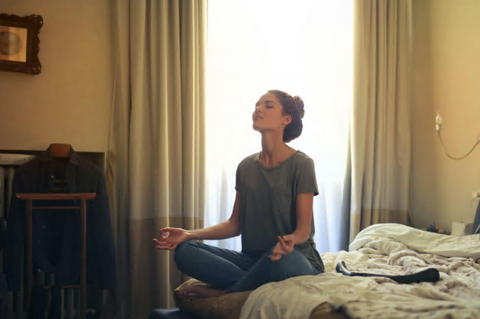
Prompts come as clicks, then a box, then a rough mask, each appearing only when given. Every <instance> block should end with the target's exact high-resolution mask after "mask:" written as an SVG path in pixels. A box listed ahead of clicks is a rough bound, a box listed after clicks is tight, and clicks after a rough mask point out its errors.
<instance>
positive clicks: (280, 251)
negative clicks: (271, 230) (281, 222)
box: [268, 235, 295, 260]
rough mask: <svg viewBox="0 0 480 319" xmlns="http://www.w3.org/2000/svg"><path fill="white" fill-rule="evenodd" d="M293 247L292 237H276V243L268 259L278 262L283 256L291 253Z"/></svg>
mask: <svg viewBox="0 0 480 319" xmlns="http://www.w3.org/2000/svg"><path fill="white" fill-rule="evenodd" d="M293 246H295V244H294V238H293V235H285V236H278V243H277V244H276V245H275V248H273V250H272V254H271V255H270V256H268V257H269V258H270V259H271V260H279V259H280V258H282V256H283V255H287V254H290V253H291V252H292V251H293Z"/></svg>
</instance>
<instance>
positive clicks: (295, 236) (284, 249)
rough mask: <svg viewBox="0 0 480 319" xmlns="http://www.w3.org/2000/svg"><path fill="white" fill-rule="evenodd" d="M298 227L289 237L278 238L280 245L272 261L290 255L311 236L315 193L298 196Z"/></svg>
mask: <svg viewBox="0 0 480 319" xmlns="http://www.w3.org/2000/svg"><path fill="white" fill-rule="evenodd" d="M296 213H297V227H296V228H295V231H294V232H293V233H291V234H289V235H284V236H278V243H277V245H275V248H274V249H273V251H272V254H271V255H270V256H269V257H270V259H271V260H279V259H280V258H282V255H286V254H290V253H291V252H292V251H293V248H294V246H295V245H298V244H303V243H304V242H305V241H306V240H307V239H308V237H309V236H310V227H311V224H312V213H313V193H305V194H298V195H297V204H296Z"/></svg>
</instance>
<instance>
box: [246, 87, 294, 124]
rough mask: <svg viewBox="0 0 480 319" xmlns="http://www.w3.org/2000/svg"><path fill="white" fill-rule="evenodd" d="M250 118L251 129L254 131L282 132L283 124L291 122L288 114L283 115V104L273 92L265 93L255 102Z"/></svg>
mask: <svg viewBox="0 0 480 319" xmlns="http://www.w3.org/2000/svg"><path fill="white" fill-rule="evenodd" d="M252 120H253V129H254V130H256V131H259V132H263V131H265V130H270V131H275V130H281V131H282V132H283V129H284V128H285V126H286V125H288V124H289V123H290V122H291V120H292V117H291V116H290V115H288V114H286V115H283V106H282V104H281V103H280V101H279V100H278V99H277V97H276V96H275V94H273V93H266V94H264V95H262V96H261V97H260V99H259V100H258V102H257V103H256V104H255V111H254V112H253V114H252Z"/></svg>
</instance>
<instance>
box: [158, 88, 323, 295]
mask: <svg viewBox="0 0 480 319" xmlns="http://www.w3.org/2000/svg"><path fill="white" fill-rule="evenodd" d="M303 115H304V105H303V101H302V100H301V99H300V98H299V97H298V96H294V97H292V96H291V95H289V94H287V93H285V92H283V91H278V90H271V91H268V92H267V93H266V94H264V95H263V96H262V97H260V99H259V100H258V102H257V103H256V104H255V111H254V112H253V116H252V119H253V128H254V129H255V130H256V131H258V132H260V133H261V135H262V150H261V152H259V153H256V154H253V155H250V156H248V157H246V158H245V159H244V160H242V161H241V163H240V164H239V165H238V168H237V173H236V185H235V189H236V191H237V192H236V198H235V203H234V205H233V212H232V214H231V216H230V218H229V219H228V220H227V221H224V222H222V223H220V224H217V225H215V226H212V227H208V228H204V229H197V230H184V229H181V228H173V227H165V228H162V229H161V230H160V236H159V238H158V239H156V238H154V239H153V241H154V243H155V244H156V247H157V249H168V250H175V257H174V258H175V263H176V265H177V267H178V269H180V271H182V272H183V273H185V274H187V275H188V276H190V277H193V278H196V279H198V280H200V281H202V282H204V283H207V284H209V285H210V287H206V286H193V287H190V288H189V289H188V292H187V296H188V297H189V298H190V299H194V298H202V297H213V296H219V295H222V294H227V293H232V292H240V291H246V290H253V289H255V288H257V287H259V286H261V285H263V284H265V283H268V282H274V281H281V280H284V279H287V278H290V277H295V276H304V275H317V274H319V273H321V272H323V270H324V266H323V262H322V260H321V258H320V255H319V254H318V252H317V251H316V249H315V243H314V242H313V234H314V232H315V229H314V223H313V196H315V195H317V194H318V189H317V183H316V179H315V170H314V163H313V160H312V159H311V158H309V157H308V156H307V155H306V154H304V153H303V152H301V151H297V150H294V149H293V148H291V147H290V146H288V145H287V144H286V143H288V142H290V141H292V140H293V139H295V138H297V137H299V136H300V134H301V133H302V129H303V124H302V118H303ZM238 235H241V236H242V251H241V252H237V251H233V250H229V249H223V248H218V247H214V246H210V245H207V244H204V243H201V242H198V241H196V240H204V239H226V238H231V237H235V236H238Z"/></svg>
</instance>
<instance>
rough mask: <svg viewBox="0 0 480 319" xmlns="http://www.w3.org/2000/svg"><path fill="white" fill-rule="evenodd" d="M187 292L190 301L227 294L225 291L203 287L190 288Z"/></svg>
mask: <svg viewBox="0 0 480 319" xmlns="http://www.w3.org/2000/svg"><path fill="white" fill-rule="evenodd" d="M186 291H187V297H188V299H198V298H208V297H218V296H221V295H224V294H225V291H224V290H220V289H214V288H211V287H207V286H203V285H196V286H191V287H188V288H187V289H186Z"/></svg>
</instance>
